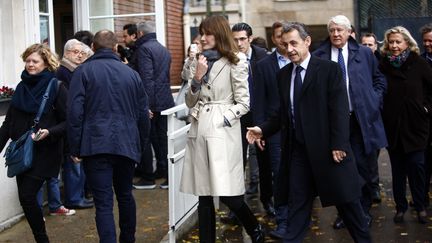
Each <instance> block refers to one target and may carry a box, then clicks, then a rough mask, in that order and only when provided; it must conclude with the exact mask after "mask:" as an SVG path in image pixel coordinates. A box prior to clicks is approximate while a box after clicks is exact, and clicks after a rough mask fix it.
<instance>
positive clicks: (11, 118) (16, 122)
mask: <svg viewBox="0 0 432 243" xmlns="http://www.w3.org/2000/svg"><path fill="white" fill-rule="evenodd" d="M66 99H67V91H66V88H65V87H64V84H63V83H61V84H60V87H59V89H58V93H57V96H56V100H55V102H54V105H53V106H51V107H49V108H48V111H47V112H46V113H44V114H42V117H41V119H40V121H39V124H38V126H36V128H35V129H36V131H37V130H39V128H42V129H48V131H49V136H48V137H46V138H45V139H43V140H41V141H37V142H35V143H34V147H33V167H32V168H31V169H30V170H29V171H27V172H25V173H26V174H28V175H33V176H38V177H44V178H49V177H57V176H58V174H59V171H60V165H61V163H62V159H63V149H62V147H63V146H62V145H63V136H64V134H65V130H66ZM35 117H36V114H33V113H27V112H24V111H21V110H18V109H16V108H15V107H13V106H12V105H11V106H10V107H9V109H8V111H7V114H6V118H5V120H4V122H3V124H2V126H1V127H0V151H1V150H3V149H4V147H5V145H6V143H7V141H8V140H9V138H10V139H12V140H17V139H18V138H19V137H21V135H23V134H24V133H25V132H26V131H28V130H29V129H30V128H31V126H32V125H33V120H34V118H35Z"/></svg>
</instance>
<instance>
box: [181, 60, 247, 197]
mask: <svg viewBox="0 0 432 243" xmlns="http://www.w3.org/2000/svg"><path fill="white" fill-rule="evenodd" d="M238 57H239V58H240V62H239V63H238V64H237V65H233V64H230V63H229V62H228V60H227V59H226V58H221V59H219V60H218V61H216V62H215V63H214V64H213V67H212V69H211V70H210V73H209V79H208V80H209V81H208V83H203V84H202V85H201V89H200V90H199V91H197V92H196V93H192V91H191V89H189V91H188V93H187V94H186V104H187V106H188V107H190V108H193V109H192V116H193V119H192V122H191V128H190V130H189V133H188V140H187V145H186V154H185V161H184V165H183V172H182V178H181V184H180V191H181V192H184V193H188V194H194V195H197V196H237V195H243V194H244V192H245V186H244V171H243V157H242V140H241V130H240V117H241V116H242V115H244V114H246V113H247V112H248V111H249V89H248V65H247V62H246V56H245V55H244V54H243V53H239V54H238ZM195 66H196V63H195V65H192V66H191V72H192V73H194V72H195V68H194V67H195ZM224 116H225V117H226V118H227V119H228V121H229V122H230V124H231V127H229V126H224Z"/></svg>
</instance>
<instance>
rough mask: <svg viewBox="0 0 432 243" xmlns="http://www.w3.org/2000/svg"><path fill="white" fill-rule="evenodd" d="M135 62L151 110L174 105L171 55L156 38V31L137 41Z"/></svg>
mask: <svg viewBox="0 0 432 243" xmlns="http://www.w3.org/2000/svg"><path fill="white" fill-rule="evenodd" d="M135 45H136V48H137V49H136V51H135V53H134V55H135V57H134V58H135V64H134V65H136V70H137V71H138V73H139V75H140V77H141V79H142V82H143V84H144V88H145V91H146V93H147V95H148V101H149V108H150V110H151V111H163V110H166V109H168V108H171V107H173V106H174V98H173V96H172V94H171V86H170V66H171V55H170V53H169V52H168V49H167V48H166V47H164V46H163V45H161V44H160V43H159V42H158V41H157V40H156V33H149V34H145V35H144V36H142V37H140V38H139V39H138V40H137V41H136V42H135Z"/></svg>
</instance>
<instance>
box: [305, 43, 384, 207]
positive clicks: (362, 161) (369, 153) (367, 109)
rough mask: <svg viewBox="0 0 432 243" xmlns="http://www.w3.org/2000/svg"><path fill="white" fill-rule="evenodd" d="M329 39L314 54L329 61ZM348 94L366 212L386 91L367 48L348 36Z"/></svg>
mask: <svg viewBox="0 0 432 243" xmlns="http://www.w3.org/2000/svg"><path fill="white" fill-rule="evenodd" d="M331 46H332V45H331V42H330V40H329V39H327V40H326V41H325V42H324V43H323V44H322V45H321V46H320V47H319V48H318V49H317V50H316V51H314V53H313V54H314V55H315V56H317V57H320V58H322V59H326V60H331ZM347 72H348V77H349V97H350V100H351V105H352V109H353V110H352V115H351V119H350V123H351V124H350V142H351V147H352V149H353V152H354V157H355V159H356V163H357V166H358V170H359V173H360V175H361V177H362V179H363V180H364V183H365V186H364V187H363V189H362V191H363V193H362V205H363V208H364V210H365V213H369V209H370V207H371V205H372V199H371V191H372V186H373V185H372V176H371V175H372V171H371V166H370V164H371V163H373V162H375V163H376V160H377V157H376V156H377V153H376V151H377V150H379V149H381V148H383V147H386V146H387V139H386V135H385V130H384V125H383V121H382V118H381V109H382V104H383V96H384V93H385V92H386V90H387V82H386V79H385V77H384V75H383V74H382V73H381V72H380V71H379V70H378V61H377V59H376V58H375V56H374V55H373V53H372V52H371V51H370V49H369V48H367V47H364V46H361V45H359V44H358V43H357V42H356V41H355V40H354V39H353V38H351V37H350V38H349V39H348V67H347Z"/></svg>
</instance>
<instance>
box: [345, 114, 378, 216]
mask: <svg viewBox="0 0 432 243" xmlns="http://www.w3.org/2000/svg"><path fill="white" fill-rule="evenodd" d="M350 144H351V148H352V150H353V154H354V158H355V161H356V165H357V169H358V171H359V174H360V177H361V178H362V179H363V180H364V181H363V183H364V185H363V187H362V196H361V204H362V207H363V210H364V212H365V213H366V214H369V210H370V208H371V206H372V184H373V182H372V174H373V173H372V170H371V166H370V165H371V164H372V163H376V162H377V160H376V159H377V158H376V151H375V150H374V151H371V152H370V153H369V154H367V153H366V151H365V148H364V142H363V135H362V133H361V130H360V125H359V124H358V122H357V118H356V117H355V114H354V113H353V114H352V115H351V116H350Z"/></svg>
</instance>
